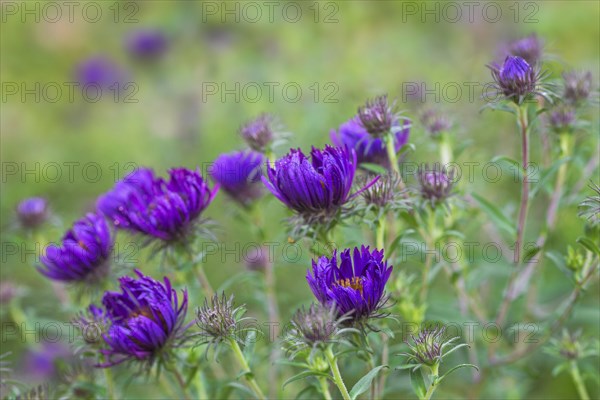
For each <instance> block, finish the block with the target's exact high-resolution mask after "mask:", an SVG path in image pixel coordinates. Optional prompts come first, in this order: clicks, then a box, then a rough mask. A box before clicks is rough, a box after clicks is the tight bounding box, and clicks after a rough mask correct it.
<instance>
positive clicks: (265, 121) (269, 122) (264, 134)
mask: <svg viewBox="0 0 600 400" xmlns="http://www.w3.org/2000/svg"><path fill="white" fill-rule="evenodd" d="M240 135H241V136H242V138H243V139H244V140H245V141H246V143H248V146H250V148H251V149H252V150H256V151H260V152H265V151H266V150H268V149H269V147H270V146H271V142H272V141H273V137H274V132H273V117H272V116H271V115H269V114H261V115H259V116H258V117H257V118H256V119H254V120H252V121H250V122H247V123H246V124H245V125H243V126H242V127H241V128H240Z"/></svg>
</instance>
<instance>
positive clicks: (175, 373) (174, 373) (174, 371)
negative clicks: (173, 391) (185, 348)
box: [171, 367, 190, 400]
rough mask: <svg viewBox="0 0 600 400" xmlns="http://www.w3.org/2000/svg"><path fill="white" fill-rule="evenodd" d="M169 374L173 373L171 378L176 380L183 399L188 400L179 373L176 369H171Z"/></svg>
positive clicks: (188, 397) (183, 382)
mask: <svg viewBox="0 0 600 400" xmlns="http://www.w3.org/2000/svg"><path fill="white" fill-rule="evenodd" d="M171 372H172V373H173V376H175V379H176V380H177V384H178V385H179V387H180V388H181V392H182V393H183V398H184V399H186V400H190V396H188V393H187V389H186V388H185V380H184V379H183V377H182V376H181V373H180V372H179V370H178V369H177V367H175V368H173V369H172V370H171Z"/></svg>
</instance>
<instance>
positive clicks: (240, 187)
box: [210, 150, 266, 206]
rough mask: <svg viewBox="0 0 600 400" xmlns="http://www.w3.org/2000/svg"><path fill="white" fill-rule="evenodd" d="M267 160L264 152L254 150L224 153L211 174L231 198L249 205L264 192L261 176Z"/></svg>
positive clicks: (214, 164) (215, 162) (214, 165)
mask: <svg viewBox="0 0 600 400" xmlns="http://www.w3.org/2000/svg"><path fill="white" fill-rule="evenodd" d="M265 160H266V159H265V156H264V155H263V154H262V153H259V152H256V151H252V150H248V151H236V152H232V153H227V154H222V155H220V156H219V157H218V158H217V159H216V160H215V161H214V163H213V166H212V170H211V172H210V175H211V176H212V178H213V179H214V181H215V182H217V183H218V184H219V185H220V186H221V188H222V189H223V190H224V191H225V192H226V193H227V194H228V195H229V196H231V198H233V199H234V200H236V201H237V202H239V203H240V204H242V205H244V206H248V205H250V204H251V203H252V202H253V201H254V200H257V199H258V198H260V197H261V196H262V194H263V192H262V184H261V181H260V177H261V175H262V171H261V168H262V166H263V165H264V163H265Z"/></svg>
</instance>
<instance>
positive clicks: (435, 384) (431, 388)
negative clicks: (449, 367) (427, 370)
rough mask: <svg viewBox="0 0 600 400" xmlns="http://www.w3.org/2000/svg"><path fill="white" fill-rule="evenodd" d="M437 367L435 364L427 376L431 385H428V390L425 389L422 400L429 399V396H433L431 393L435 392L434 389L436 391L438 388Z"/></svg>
mask: <svg viewBox="0 0 600 400" xmlns="http://www.w3.org/2000/svg"><path fill="white" fill-rule="evenodd" d="M439 367H440V365H439V364H435V365H433V366H432V367H431V374H430V375H429V377H430V378H431V383H430V384H429V388H427V393H425V397H424V400H429V399H431V396H433V392H435V389H437V387H438V374H439V372H438V370H439Z"/></svg>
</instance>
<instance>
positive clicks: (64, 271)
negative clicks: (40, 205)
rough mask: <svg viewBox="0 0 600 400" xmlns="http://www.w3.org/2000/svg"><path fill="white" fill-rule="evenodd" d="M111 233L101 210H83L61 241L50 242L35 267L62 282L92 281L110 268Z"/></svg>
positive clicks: (102, 275) (96, 279)
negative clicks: (83, 212)
mask: <svg viewBox="0 0 600 400" xmlns="http://www.w3.org/2000/svg"><path fill="white" fill-rule="evenodd" d="M114 241H115V237H114V234H113V232H112V231H111V228H110V225H109V224H108V223H107V221H106V219H104V216H102V215H101V214H92V213H90V214H87V215H86V216H85V217H84V218H82V219H80V220H78V221H77V222H75V223H74V224H73V227H72V228H71V229H70V230H69V231H68V232H67V233H66V234H65V236H64V237H63V240H62V243H61V244H60V245H58V244H50V245H49V246H48V248H47V249H46V254H45V255H43V256H42V257H41V262H42V264H43V266H40V267H39V268H38V269H39V271H40V272H41V273H42V274H44V275H45V276H46V277H48V278H50V279H53V280H57V281H63V282H83V283H95V282H97V281H99V280H101V279H103V278H105V277H106V276H107V275H108V273H109V270H110V260H109V259H110V255H111V252H112V249H113V246H114Z"/></svg>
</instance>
